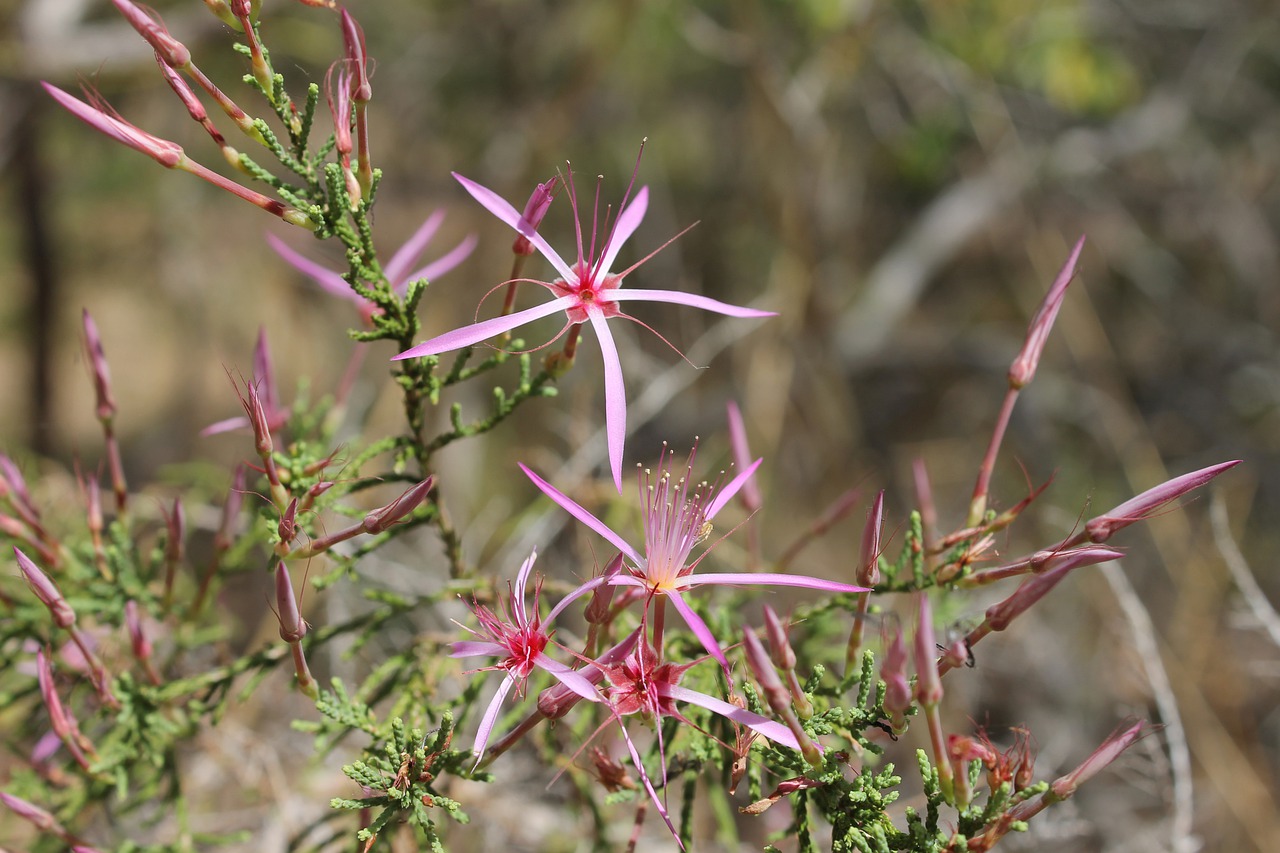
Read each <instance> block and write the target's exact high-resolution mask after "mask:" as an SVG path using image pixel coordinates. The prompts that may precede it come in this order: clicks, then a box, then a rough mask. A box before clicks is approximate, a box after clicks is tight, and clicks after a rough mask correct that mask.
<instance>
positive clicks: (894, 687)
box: [880, 620, 911, 733]
mask: <svg viewBox="0 0 1280 853" xmlns="http://www.w3.org/2000/svg"><path fill="white" fill-rule="evenodd" d="M886 634H887V636H886V638H885V646H884V656H883V657H882V658H881V660H880V679H881V680H882V681H883V682H884V685H885V692H884V710H885V713H887V714H888V715H889V722H890V724H891V725H892V726H893V730H894V732H895V733H899V732H901V731H902V730H903V729H905V728H906V725H907V721H906V716H905V715H906V711H907V709H908V708H910V707H911V683H910V681H908V679H907V644H906V641H905V640H903V639H902V627H901V626H900V625H898V624H897V621H896V620H894V623H893V625H892V627H889V628H886Z"/></svg>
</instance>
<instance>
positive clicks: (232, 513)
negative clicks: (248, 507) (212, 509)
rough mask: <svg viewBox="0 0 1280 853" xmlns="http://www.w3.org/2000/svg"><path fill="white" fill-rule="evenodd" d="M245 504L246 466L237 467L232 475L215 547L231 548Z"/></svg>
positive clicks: (215, 538)
mask: <svg viewBox="0 0 1280 853" xmlns="http://www.w3.org/2000/svg"><path fill="white" fill-rule="evenodd" d="M243 503H244V465H243V464H238V465H236V470H235V473H234V474H232V475H231V489H230V491H228V492H227V502H226V503H224V504H223V505H222V518H221V520H220V521H219V523H218V532H217V533H215V534H214V535H213V547H214V549H215V550H218V551H225V550H227V549H228V548H230V547H231V545H232V543H233V542H234V541H235V536H236V521H237V520H238V519H239V518H240V507H241V505H242V504H243Z"/></svg>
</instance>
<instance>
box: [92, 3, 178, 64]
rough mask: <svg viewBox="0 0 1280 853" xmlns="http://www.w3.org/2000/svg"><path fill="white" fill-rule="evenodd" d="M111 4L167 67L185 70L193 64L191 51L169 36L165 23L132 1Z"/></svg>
mask: <svg viewBox="0 0 1280 853" xmlns="http://www.w3.org/2000/svg"><path fill="white" fill-rule="evenodd" d="M111 2H113V3H115V5H116V9H118V10H119V12H120V14H121V15H124V17H125V20H126V21H128V22H129V26H131V27H133V28H134V29H135V30H137V31H138V34H139V35H141V36H142V37H143V38H144V39H146V40H147V44H149V45H151V48H152V49H153V50H154V51H155V52H156V55H158V56H159V57H160V58H161V59H163V60H164V62H165V64H166V65H169V66H170V67H172V68H183V67H185V66H186V65H187V64H188V63H190V62H191V51H190V50H188V49H187V46H186V45H184V44H183V43H182V42H180V41H178V40H177V39H175V38H174V37H173V36H171V35H169V30H168V29H167V28H166V27H165V25H164V24H163V23H161V22H160V21H158V20H156V19H155V18H153V17H152V16H151V15H149V14H147V13H146V12H144V11H143V10H142V9H141V8H139V7H138V6H136V5H134V4H133V3H132V2H130V0H111Z"/></svg>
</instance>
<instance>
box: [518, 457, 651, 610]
mask: <svg viewBox="0 0 1280 853" xmlns="http://www.w3.org/2000/svg"><path fill="white" fill-rule="evenodd" d="M516 464H518V465H519V466H520V470H521V471H523V472H524V473H525V476H526V477H528V478H529V479H530V480H533V484H534V485H535V486H537V487H538V488H539V489H541V490H542V493H543V494H544V495H546V496H547V497H549V498H551V500H553V501H555V502H556V503H558V504H559V505H560V506H561V507H562V508H563V509H564V510H565V512H567V513H569V514H570V515H572V516H573V517H574V518H576V519H578V521H581V522H582V523H583V524H585V525H586V526H587V527H590V528H591V529H592V530H594V531H595V532H596V533H599V534H600V535H601V536H603V537H604V538H605V539H608V540H609V544H611V545H613V547H615V548H617V549H618V550H619V551H621V552H622V553H624V554H626V555H627V556H628V557H630V558H631V561H632V562H634V563H635V564H637V565H639V564H640V553H639V552H638V551H636V549H635V548H632V547H631V546H630V545H628V544H627V541H626V540H625V539H623V538H622V537H621V536H619V535H618V534H617V533H615V532H613V528H611V527H609V525H607V524H605V523H604V522H603V521H601V520H600V519H598V518H596V517H595V516H594V515H592V514H591V513H589V512H587V511H586V510H585V509H583V508H582V507H581V506H580V505H578V504H577V503H576V502H575V501H574V500H573V498H571V497H569V496H568V495H566V494H565V493H564V492H562V491H560V490H559V489H557V488H556V487H555V486H553V485H551V484H550V483H548V482H547V481H546V480H544V479H542V478H541V477H539V476H538V475H537V474H535V473H533V470H532V469H531V468H529V467H528V466H527V465H525V464H524V463H523V462H519V463H516ZM587 583H591V581H587ZM583 586H584V587H585V584H584V585H583ZM596 586H599V584H596V585H595V586H592V587H591V589H595V587H596ZM586 591H587V590H586V589H584V588H583V587H579V588H578V589H576V590H574V592H575V593H578V594H579V595H581V594H582V593H583V592H586ZM547 621H551V617H550V616H548V617H547Z"/></svg>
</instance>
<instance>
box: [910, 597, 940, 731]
mask: <svg viewBox="0 0 1280 853" xmlns="http://www.w3.org/2000/svg"><path fill="white" fill-rule="evenodd" d="M915 598H916V605H917V607H918V608H919V610H918V612H917V621H916V636H915V658H916V700H917V701H919V702H920V704H921V705H925V706H926V707H929V706H934V705H937V704H938V703H939V702H941V701H942V680H941V679H940V678H939V677H938V660H937V657H936V655H937V645H936V644H935V643H934V639H933V609H932V608H931V607H930V605H929V596H928V594H927V593H924V592H919V593H916V596H915Z"/></svg>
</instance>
